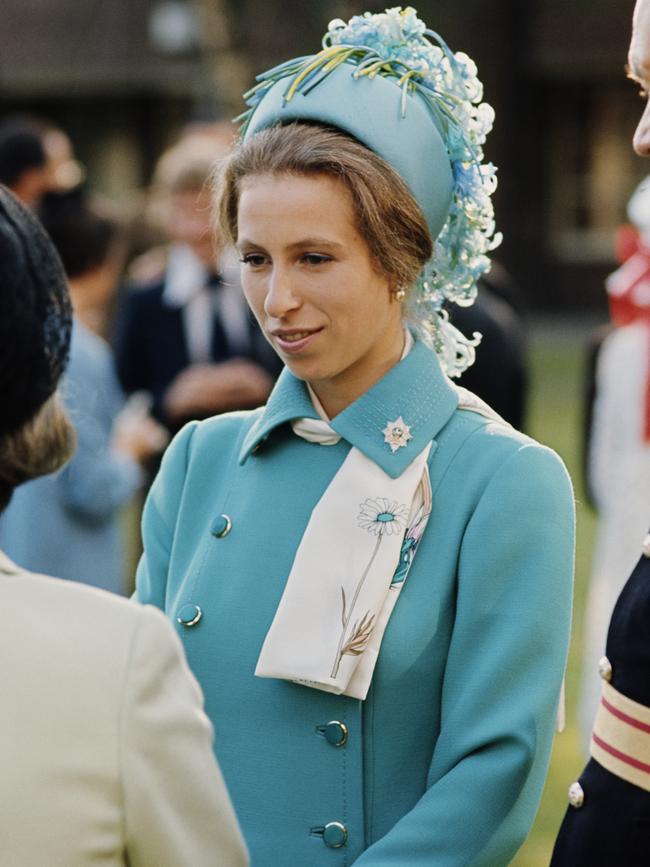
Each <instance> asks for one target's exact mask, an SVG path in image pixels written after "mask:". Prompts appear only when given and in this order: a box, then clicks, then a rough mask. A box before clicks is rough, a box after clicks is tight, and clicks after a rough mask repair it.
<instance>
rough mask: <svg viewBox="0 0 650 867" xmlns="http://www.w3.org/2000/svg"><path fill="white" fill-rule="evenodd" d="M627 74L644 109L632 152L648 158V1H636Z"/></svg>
mask: <svg viewBox="0 0 650 867" xmlns="http://www.w3.org/2000/svg"><path fill="white" fill-rule="evenodd" d="M628 74H629V77H630V78H631V79H633V80H634V81H636V82H637V83H638V84H639V85H640V87H641V91H642V95H643V97H644V99H645V108H644V110H643V114H642V115H641V120H640V121H639V125H638V126H637V129H636V132H635V134H634V141H633V144H634V150H635V151H636V152H637V153H638V154H639V156H642V157H647V156H650V101H649V100H648V97H647V94H648V92H649V91H650V0H637V4H636V8H635V10H634V19H633V22H632V41H631V43H630V51H629V54H628Z"/></svg>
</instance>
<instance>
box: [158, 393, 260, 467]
mask: <svg viewBox="0 0 650 867" xmlns="http://www.w3.org/2000/svg"><path fill="white" fill-rule="evenodd" d="M263 410H264V407H258V408H257V409H253V410H238V411H236V412H225V413H222V414H221V415H216V416H212V417H210V418H207V419H203V420H202V421H190V422H188V423H187V424H186V425H185V426H184V427H182V428H181V430H180V431H179V432H178V433H177V434H176V436H175V437H174V439H173V440H172V441H171V443H170V445H169V446H168V448H167V451H166V452H165V457H164V462H165V463H167V464H169V463H170V462H178V461H179V460H180V461H183V462H184V463H187V462H188V461H189V460H190V459H192V460H196V459H201V457H202V456H206V455H209V456H210V459H211V460H214V458H215V456H223V455H231V454H232V453H235V454H238V453H239V449H240V448H241V444H242V442H243V439H244V437H245V436H246V434H247V433H248V431H249V430H250V428H251V427H252V426H253V425H254V424H255V422H256V421H257V419H258V418H259V417H260V415H261V414H262V412H263Z"/></svg>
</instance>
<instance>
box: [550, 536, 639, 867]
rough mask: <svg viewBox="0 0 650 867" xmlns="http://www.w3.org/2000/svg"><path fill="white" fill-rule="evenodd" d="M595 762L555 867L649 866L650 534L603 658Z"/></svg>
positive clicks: (578, 792)
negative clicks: (569, 866)
mask: <svg viewBox="0 0 650 867" xmlns="http://www.w3.org/2000/svg"><path fill="white" fill-rule="evenodd" d="M599 670H600V676H601V678H602V697H601V702H600V705H599V708H598V713H597V715H596V720H595V723H594V729H593V733H592V737H591V749H590V751H591V759H590V760H589V762H588V764H587V766H586V768H585V769H584V771H583V772H582V774H581V776H580V779H579V780H578V781H577V782H574V783H572V784H571V786H570V787H569V807H568V809H567V812H566V815H565V817H564V821H563V823H562V827H561V828H560V833H559V835H558V838H557V841H556V844H555V850H554V852H553V858H552V861H551V867H568V865H571V867H587V865H588V867H648V864H650V534H648V535H647V536H646V538H645V540H644V542H643V556H642V557H641V559H640V560H639V562H638V564H637V566H636V568H635V569H634V571H633V572H632V575H631V576H630V578H629V579H628V582H627V584H626V585H625V587H624V588H623V591H622V593H621V595H620V596H619V599H618V602H617V603H616V607H615V608H614V613H613V615H612V619H611V622H610V626H609V634H608V636H607V655H606V656H604V657H603V658H602V659H601V660H600V664H599Z"/></svg>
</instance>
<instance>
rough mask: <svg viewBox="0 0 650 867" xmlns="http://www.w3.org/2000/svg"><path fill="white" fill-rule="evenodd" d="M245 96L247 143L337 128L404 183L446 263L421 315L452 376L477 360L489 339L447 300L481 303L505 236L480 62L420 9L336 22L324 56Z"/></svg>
mask: <svg viewBox="0 0 650 867" xmlns="http://www.w3.org/2000/svg"><path fill="white" fill-rule="evenodd" d="M257 81H258V83H257V85H256V86H255V87H254V88H253V89H252V90H250V91H248V93H246V94H245V99H246V102H247V105H248V106H249V108H248V110H247V111H246V112H245V113H244V114H242V115H241V116H240V118H238V120H240V121H242V136H243V137H244V138H247V137H249V136H250V135H253V134H254V133H255V132H257V131H259V130H260V129H263V128H265V127H267V126H270V125H272V124H277V123H287V122H290V121H295V120H307V121H316V122H321V123H325V124H328V125H330V126H335V127H337V128H339V129H342V130H343V131H345V132H347V133H349V134H350V135H352V136H354V137H355V138H357V139H358V140H359V141H361V142H362V143H363V144H365V145H366V146H367V147H369V148H370V149H371V150H373V151H375V153H377V154H379V156H381V157H383V158H384V159H385V160H386V161H387V162H389V163H390V164H391V165H392V166H393V168H394V169H395V170H396V171H397V172H398V173H399V174H400V175H401V176H402V178H403V179H404V180H405V181H406V183H407V185H408V186H409V188H410V190H411V192H412V193H413V195H414V197H415V199H416V201H417V202H418V204H419V205H420V207H421V208H422V210H423V212H424V214H425V216H426V218H427V223H428V226H429V230H430V232H431V236H432V238H433V240H434V254H433V256H432V258H431V259H430V261H429V262H428V263H427V264H426V266H425V267H424V269H423V271H422V273H421V274H420V276H419V278H418V280H417V281H416V285H415V286H414V287H413V292H412V293H411V294H410V299H409V309H408V312H409V318H410V319H411V320H412V322H413V324H414V325H415V326H416V328H417V329H418V331H419V332H420V334H421V336H422V337H423V338H424V339H425V340H427V341H428V342H429V343H430V344H431V345H433V347H434V349H435V350H436V352H437V353H438V356H439V358H440V361H441V363H442V365H443V368H444V369H445V371H446V372H447V373H448V374H449V375H450V376H459V375H460V374H461V373H462V372H463V371H464V370H465V369H466V368H467V367H469V366H470V365H471V364H472V362H473V361H474V355H475V347H476V345H477V343H478V340H479V339H480V338H479V335H476V334H475V335H474V336H473V337H472V338H467V337H465V336H464V335H463V334H461V333H460V332H459V331H458V330H457V329H456V328H455V327H454V326H452V324H451V323H450V322H449V319H448V315H447V312H446V310H445V309H444V305H445V302H453V303H456V304H459V305H461V306H469V305H470V304H472V303H473V301H474V299H475V297H476V284H477V280H478V279H479V277H480V276H481V274H483V273H484V272H485V271H487V270H488V269H489V267H490V260H489V258H488V255H487V254H488V252H489V251H490V250H492V249H494V248H495V247H496V246H497V245H498V244H499V243H500V241H501V236H500V235H499V234H495V225H494V212H493V208H492V202H491V198H490V197H491V195H492V193H493V192H494V190H495V189H496V169H495V167H494V166H493V165H492V164H491V163H483V162H482V161H483V150H482V146H483V144H484V142H485V139H486V136H487V134H488V132H489V131H490V130H491V128H492V124H493V121H494V111H493V109H492V107H491V106H490V105H488V104H487V103H482V102H481V99H482V94H483V86H482V84H481V82H480V81H479V79H478V77H477V70H476V65H475V64H474V62H473V61H472V60H471V59H470V58H469V57H468V56H467V55H466V54H463V53H460V52H459V53H456V54H454V53H452V51H451V50H450V49H449V48H448V46H447V44H446V43H445V42H444V40H443V39H442V38H441V37H440V36H439V35H438V34H437V33H435V32H434V31H432V30H429V29H427V26H426V24H425V23H424V22H423V21H421V20H420V19H419V18H418V16H417V13H416V11H415V9H413V8H411V7H410V6H409V7H407V8H405V9H402V8H401V7H399V6H396V7H394V8H392V9H388V10H386V12H384V13H381V14H371V13H369V12H366V13H365V14H364V15H356V16H354V17H353V18H351V19H350V21H348V22H347V23H346V22H345V21H343V20H341V19H335V20H334V21H331V22H330V24H329V27H328V30H327V33H326V34H325V36H324V38H323V48H322V50H321V51H320V52H319V53H318V54H315V55H310V56H307V57H298V58H296V59H294V60H289V61H287V62H285V63H283V64H281V65H280V66H276V67H275V68H274V69H271V70H269V71H268V72H264V73H262V74H261V75H259V76H258V77H257Z"/></svg>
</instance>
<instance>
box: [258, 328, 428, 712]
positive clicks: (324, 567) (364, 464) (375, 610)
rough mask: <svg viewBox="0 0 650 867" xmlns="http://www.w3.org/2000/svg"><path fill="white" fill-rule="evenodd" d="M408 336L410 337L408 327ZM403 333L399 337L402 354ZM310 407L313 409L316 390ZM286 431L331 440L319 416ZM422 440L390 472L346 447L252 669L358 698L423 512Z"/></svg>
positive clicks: (368, 676)
mask: <svg viewBox="0 0 650 867" xmlns="http://www.w3.org/2000/svg"><path fill="white" fill-rule="evenodd" d="M409 337H410V335H409ZM411 345H412V341H410V340H408V338H407V347H406V349H405V353H404V354H406V352H408V350H409V349H410V346H411ZM312 400H314V403H315V406H316V407H317V409H319V411H321V412H322V408H320V407H319V404H318V402H317V399H316V398H315V395H313V394H312ZM292 427H293V430H294V433H296V434H297V435H298V436H300V437H303V438H304V439H307V440H309V441H310V442H314V443H320V444H321V445H334V444H335V443H336V442H338V441H339V439H340V437H339V435H338V434H337V433H336V432H335V431H334V430H333V429H332V428H331V427H330V425H329V423H328V422H327V421H326V420H325V419H322V420H315V419H298V420H296V421H295V422H294V423H293V424H292ZM430 450H431V443H428V444H427V446H426V447H425V448H424V449H422V451H421V452H420V453H419V454H417V455H416V456H415V457H414V459H413V461H412V462H411V463H410V464H409V466H408V467H407V468H406V470H405V471H404V472H403V473H402V475H401V476H399V477H398V478H396V479H393V478H391V477H390V476H389V475H388V474H387V473H385V472H384V470H382V469H381V467H379V466H378V465H377V464H375V463H374V462H373V461H371V460H370V459H369V458H367V457H366V456H365V455H364V454H363V453H362V452H361V451H359V449H357V448H354V447H352V448H351V449H350V451H349V452H348V455H347V457H346V458H345V460H344V461H343V463H342V465H341V467H340V468H339V470H338V472H337V473H336V475H335V476H334V478H333V479H332V481H331V482H330V484H329V486H328V487H327V489H326V490H325V492H324V493H323V495H322V497H321V499H320V500H319V502H318V503H317V504H316V506H315V507H314V509H313V511H312V513H311V517H310V519H309V522H308V524H307V527H306V529H305V532H304V535H303V537H302V539H301V541H300V544H299V546H298V550H297V551H296V555H295V558H294V561H293V566H292V567H291V572H290V574H289V578H288V579H287V583H286V586H285V589H284V592H283V594H282V598H281V600H280V603H279V605H278V609H277V611H276V613H275V617H274V619H273V622H272V624H271V627H270V628H269V631H268V633H267V635H266V638H265V640H264V644H263V646H262V650H261V653H260V656H259V659H258V662H257V667H256V669H255V674H256V675H257V676H258V677H272V678H280V679H283V680H291V681H294V682H297V683H301V684H304V685H305V686H309V687H313V688H315V689H321V690H324V691H326V692H333V693H336V694H344V695H348V696H351V697H353V698H358V699H365V697H366V695H367V694H368V689H369V687H370V681H371V679H372V675H373V672H374V669H375V664H376V662H377V657H378V655H379V650H380V647H381V642H382V639H383V636H384V632H385V630H386V626H387V625H388V621H389V618H390V616H391V614H392V612H393V609H394V607H395V604H396V602H397V599H398V597H399V594H400V592H401V590H402V588H403V586H404V582H405V580H406V577H407V575H408V572H409V569H410V567H411V563H412V562H413V558H414V556H415V552H416V550H417V546H418V543H419V541H420V539H421V537H422V534H423V532H424V529H425V527H426V524H427V521H428V518H429V514H430V512H431V486H430V482H429V472H428V467H427V459H428V457H429V452H430Z"/></svg>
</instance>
